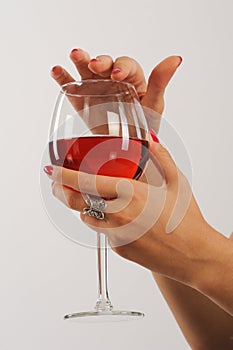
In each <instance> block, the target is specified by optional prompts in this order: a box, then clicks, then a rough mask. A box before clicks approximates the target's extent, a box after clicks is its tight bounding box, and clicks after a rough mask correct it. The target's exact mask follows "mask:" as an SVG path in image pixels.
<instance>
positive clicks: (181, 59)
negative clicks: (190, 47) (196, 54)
mask: <svg viewBox="0 0 233 350" xmlns="http://www.w3.org/2000/svg"><path fill="white" fill-rule="evenodd" d="M177 57H179V59H180V63H179V64H178V67H179V66H180V65H181V63H182V61H183V58H182V57H181V56H177Z"/></svg>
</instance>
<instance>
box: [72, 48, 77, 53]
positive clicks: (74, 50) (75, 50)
mask: <svg viewBox="0 0 233 350" xmlns="http://www.w3.org/2000/svg"><path fill="white" fill-rule="evenodd" d="M78 51H79V49H73V50H72V51H71V53H74V52H78Z"/></svg>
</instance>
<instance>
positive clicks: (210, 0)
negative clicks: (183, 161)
mask: <svg viewBox="0 0 233 350" xmlns="http://www.w3.org/2000/svg"><path fill="white" fill-rule="evenodd" d="M232 11H233V6H232V1H231V0H222V1H217V0H204V1H203V0H193V1H192V0H176V1H172V0H170V1H168V0H157V1H152V0H150V1H149V0H144V1H141V2H138V1H135V0H130V1H120V0H118V1H116V2H114V1H112V0H108V1H107V0H99V1H91V0H90V1H80V0H76V1H71V0H66V1H59V0H58V1H55V0H52V1H51V0H50V1H46V2H45V1H43V0H41V1H29V0H28V1H26V0H21V1H16V0H14V1H8V2H6V1H5V3H4V4H3V2H2V3H1V9H0V26H1V36H2V37H1V74H0V77H1V104H0V106H1V111H0V112H1V138H0V140H1V148H0V151H1V234H0V276H1V287H0V306H1V307H0V348H1V349H2V350H13V349H24V350H31V349H33V350H41V349H43V350H51V349H56V350H61V349H62V350H65V349H87V350H91V349H95V350H100V349H101V350H105V349H106V350H107V349H111V350H118V349H122V350H123V349H124V350H128V349H136V350H139V349H140V350H141V349H143V350H152V349H160V350H170V349H178V350H185V349H189V347H188V345H187V343H186V342H185V340H184V339H183V337H182V335H181V332H180V331H179V329H178V327H177V325H176V323H175V321H174V319H173V316H172V315H171V313H170V311H169V309H168V307H167V306H166V304H165V302H164V301H163V299H162V297H161V295H160V293H159V291H158V289H157V287H156V286H155V284H154V282H153V280H152V277H151V275H150V273H149V272H148V271H146V270H144V269H142V268H140V267H138V266H136V265H134V264H132V263H130V262H126V261H124V260H123V259H121V258H120V257H118V256H116V255H115V254H113V253H111V255H110V286H111V296H112V299H113V302H114V304H115V305H116V306H119V307H122V308H131V309H136V310H137V309H138V310H142V311H144V312H145V313H146V315H147V317H146V318H145V319H144V320H143V321H142V322H138V323H135V322H133V323H122V324H107V325H93V324H92V325H90V324H89V325H87V324H85V325H79V324H67V323H65V322H64V321H63V320H62V316H63V314H65V313H66V312H72V311H78V310H85V309H87V308H88V309H89V308H90V307H91V306H92V305H93V304H94V303H95V296H96V293H95V288H96V271H95V252H94V250H93V249H87V248H84V247H81V246H79V245H77V244H74V243H72V242H71V241H69V240H68V239H66V238H64V237H63V236H62V235H61V234H59V233H58V232H57V230H56V229H55V228H54V226H52V224H51V223H50V221H49V219H48V217H47V215H46V213H45V212H44V209H43V206H42V203H41V198H40V189H39V171H40V160H41V156H42V152H43V149H44V146H45V144H46V140H47V131H48V126H49V121H50V116H51V112H52V109H53V105H54V101H55V98H56V95H57V91H58V88H57V86H56V85H55V83H54V82H53V81H52V79H51V78H50V77H49V71H50V68H51V67H52V66H53V65H55V64H62V65H64V66H66V67H67V68H68V69H69V70H70V71H71V72H72V73H74V68H73V67H72V64H71V63H70V62H69V58H68V55H69V52H70V50H71V49H72V48H74V47H81V48H83V49H85V50H87V51H89V52H90V54H91V56H92V57H94V56H96V55H98V54H105V53H106V54H111V55H113V56H114V57H117V56H120V55H129V56H132V57H134V58H136V59H137V60H139V62H140V63H141V64H142V65H143V67H144V70H145V73H146V75H147V76H148V74H149V72H150V71H151V70H152V68H153V67H154V66H155V64H157V63H158V62H159V61H160V60H161V59H162V58H164V57H166V56H168V55H171V54H178V55H181V56H182V57H183V58H184V61H183V64H182V66H181V67H180V68H179V70H178V71H177V73H176V76H175V77H174V79H173V80H172V82H171V84H170V87H169V89H168V91H167V95H166V96H167V105H166V110H165V114H164V115H165V117H166V119H167V120H169V122H171V123H172V124H173V125H174V127H175V128H176V130H177V131H178V132H179V134H180V135H181V136H182V138H183V140H184V143H185V145H186V147H187V149H188V152H189V153H190V157H191V160H192V166H193V185H194V193H195V195H196V197H197V200H198V202H199V205H200V207H201V209H202V211H203V213H204V215H205V217H206V218H207V220H208V221H209V222H210V223H211V224H212V225H213V226H214V227H215V228H216V229H218V230H219V231H221V232H222V233H223V234H225V235H229V233H230V231H231V230H232V228H233V219H232V207H233V205H232V198H233V186H232V179H233V162H232V148H233V138H232V131H233V98H232V82H233V70H232V62H233V46H232V37H233V22H232ZM223 254H224V252H223Z"/></svg>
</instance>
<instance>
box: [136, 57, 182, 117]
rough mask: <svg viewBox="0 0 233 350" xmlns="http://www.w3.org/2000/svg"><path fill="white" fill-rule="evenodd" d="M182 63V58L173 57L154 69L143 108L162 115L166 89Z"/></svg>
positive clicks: (143, 101) (142, 101)
mask: <svg viewBox="0 0 233 350" xmlns="http://www.w3.org/2000/svg"><path fill="white" fill-rule="evenodd" d="M181 62H182V58H181V57H180V56H171V57H168V58H166V59H165V60H163V61H162V62H160V63H159V64H158V65H157V66H156V67H155V68H154V69H153V71H152V73H151V75H150V77H149V81H148V87H147V91H146V94H145V96H144V97H143V98H142V100H141V103H142V105H143V106H146V107H149V108H151V109H153V110H155V111H156V112H158V113H159V114H162V112H163V110H164V93H165V89H166V87H167V85H168V83H169V81H170V80H171V78H172V77H173V75H174V73H175V71H176V70H177V68H178V67H179V66H180V64H181Z"/></svg>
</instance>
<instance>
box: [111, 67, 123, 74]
mask: <svg viewBox="0 0 233 350" xmlns="http://www.w3.org/2000/svg"><path fill="white" fill-rule="evenodd" d="M120 72H121V69H120V68H115V69H113V71H112V73H113V74H117V73H120Z"/></svg>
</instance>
